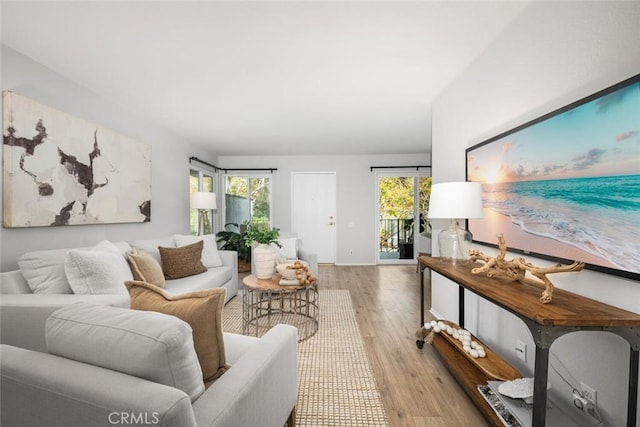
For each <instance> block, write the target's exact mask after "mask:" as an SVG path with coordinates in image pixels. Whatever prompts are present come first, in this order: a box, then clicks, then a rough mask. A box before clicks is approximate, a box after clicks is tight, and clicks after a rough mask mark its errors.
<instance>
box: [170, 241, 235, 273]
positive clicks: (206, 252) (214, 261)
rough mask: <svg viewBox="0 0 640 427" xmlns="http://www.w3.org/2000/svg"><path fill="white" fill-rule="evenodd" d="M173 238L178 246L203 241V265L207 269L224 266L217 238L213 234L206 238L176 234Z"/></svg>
mask: <svg viewBox="0 0 640 427" xmlns="http://www.w3.org/2000/svg"><path fill="white" fill-rule="evenodd" d="M173 238H174V239H175V241H176V246H185V245H190V244H192V243H196V242H199V241H200V240H202V241H203V243H204V246H203V248H202V257H201V260H202V264H204V266H205V267H207V268H213V267H221V266H222V265H223V263H222V258H220V254H219V253H218V245H217V244H216V238H215V236H214V235H213V234H207V235H206V236H191V235H185V234H176V235H175V236H173Z"/></svg>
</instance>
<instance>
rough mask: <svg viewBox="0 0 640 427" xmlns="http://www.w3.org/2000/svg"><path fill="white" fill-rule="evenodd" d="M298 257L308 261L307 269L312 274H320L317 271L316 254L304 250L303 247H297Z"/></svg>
mask: <svg viewBox="0 0 640 427" xmlns="http://www.w3.org/2000/svg"><path fill="white" fill-rule="evenodd" d="M298 258H300V259H301V260H302V261H306V262H308V263H309V269H310V270H311V271H312V272H313V274H315V275H316V276H317V275H318V274H320V273H319V272H318V254H312V253H311V252H308V251H305V250H304V249H299V250H298Z"/></svg>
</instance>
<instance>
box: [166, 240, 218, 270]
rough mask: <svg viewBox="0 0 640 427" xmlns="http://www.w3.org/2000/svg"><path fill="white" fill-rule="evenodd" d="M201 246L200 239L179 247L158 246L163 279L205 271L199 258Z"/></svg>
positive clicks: (202, 244) (205, 268)
mask: <svg viewBox="0 0 640 427" xmlns="http://www.w3.org/2000/svg"><path fill="white" fill-rule="evenodd" d="M203 247H204V242H203V241H202V240H199V241H198V242H196V243H193V244H191V245H186V246H180V247H179V248H165V247H162V246H158V250H159V251H160V259H161V260H162V271H163V272H164V277H165V279H179V278H181V277H187V276H193V275H196V274H200V273H204V272H206V271H207V267H205V266H204V264H202V260H201V257H202V248H203Z"/></svg>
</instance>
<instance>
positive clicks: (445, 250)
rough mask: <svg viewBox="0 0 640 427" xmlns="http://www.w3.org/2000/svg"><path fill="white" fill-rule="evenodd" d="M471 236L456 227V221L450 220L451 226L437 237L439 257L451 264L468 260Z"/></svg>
mask: <svg viewBox="0 0 640 427" xmlns="http://www.w3.org/2000/svg"><path fill="white" fill-rule="evenodd" d="M472 241H473V235H472V234H471V233H470V232H469V231H467V230H463V229H462V228H460V227H459V226H458V221H457V220H455V219H454V220H451V226H450V227H449V228H445V229H444V230H442V231H441V232H440V234H439V235H438V249H439V252H440V257H441V258H443V259H444V260H445V261H449V262H451V263H453V264H456V263H461V262H466V261H467V260H469V249H471V242H472Z"/></svg>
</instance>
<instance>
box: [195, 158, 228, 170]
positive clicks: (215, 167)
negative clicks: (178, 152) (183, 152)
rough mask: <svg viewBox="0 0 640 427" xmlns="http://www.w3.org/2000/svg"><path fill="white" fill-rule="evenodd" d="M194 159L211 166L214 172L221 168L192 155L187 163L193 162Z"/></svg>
mask: <svg viewBox="0 0 640 427" xmlns="http://www.w3.org/2000/svg"><path fill="white" fill-rule="evenodd" d="M194 161H195V162H198V163H202V164H203V165H207V166H209V167H211V168H213V169H214V170H215V171H216V172H218V171H219V170H222V168H219V167H217V166H216V165H212V164H211V163H209V162H205V161H204V160H200V159H199V158H197V157H193V156H191V157H189V163H191V162H194Z"/></svg>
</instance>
